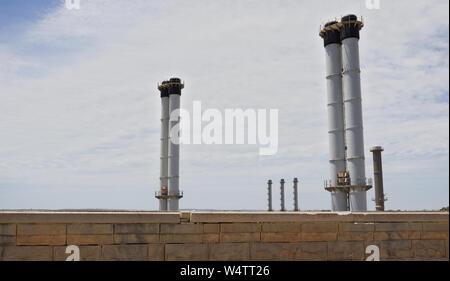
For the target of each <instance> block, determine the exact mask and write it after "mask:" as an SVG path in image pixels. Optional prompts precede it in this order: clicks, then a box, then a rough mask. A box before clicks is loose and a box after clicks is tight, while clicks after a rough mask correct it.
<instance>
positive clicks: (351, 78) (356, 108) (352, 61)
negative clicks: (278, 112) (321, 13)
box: [340, 15, 367, 211]
mask: <svg viewBox="0 0 450 281" xmlns="http://www.w3.org/2000/svg"><path fill="white" fill-rule="evenodd" d="M340 25H341V27H340V32H341V41H342V67H343V70H342V89H343V97H344V112H345V113H344V120H345V140H346V144H347V169H348V171H349V174H350V185H351V187H350V196H349V199H350V210H351V211H366V210H367V199H366V189H367V187H366V184H367V183H366V173H365V164H364V136H363V121H362V105H361V80H360V66H359V46H358V41H359V31H360V29H361V28H362V27H363V23H362V22H361V21H359V20H358V18H357V17H356V16H355V15H348V16H344V17H343V18H342V19H341V22H340Z"/></svg>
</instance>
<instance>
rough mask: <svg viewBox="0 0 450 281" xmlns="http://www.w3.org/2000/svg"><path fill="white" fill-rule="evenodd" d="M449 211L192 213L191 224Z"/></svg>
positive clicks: (429, 216)
mask: <svg viewBox="0 0 450 281" xmlns="http://www.w3.org/2000/svg"><path fill="white" fill-rule="evenodd" d="M448 220H449V213H447V212H358V213H356V212H337V213H332V212H191V219H190V221H191V223H234V222H328V221H339V222H404V221H408V222H427V221H433V222H440V221H442V222H448Z"/></svg>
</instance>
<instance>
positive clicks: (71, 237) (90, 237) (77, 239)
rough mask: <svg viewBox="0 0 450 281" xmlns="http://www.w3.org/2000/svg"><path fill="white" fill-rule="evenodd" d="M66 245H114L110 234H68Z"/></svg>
mask: <svg viewBox="0 0 450 281" xmlns="http://www.w3.org/2000/svg"><path fill="white" fill-rule="evenodd" d="M67 244H68V245H105V244H114V238H113V235H112V234H85V235H83V234H81V235H80V234H68V235H67Z"/></svg>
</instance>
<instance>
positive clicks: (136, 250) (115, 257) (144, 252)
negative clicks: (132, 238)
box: [102, 245, 149, 261]
mask: <svg viewBox="0 0 450 281" xmlns="http://www.w3.org/2000/svg"><path fill="white" fill-rule="evenodd" d="M148 250H149V247H148V245H103V247H102V260H107V261H144V260H148V258H149V257H148Z"/></svg>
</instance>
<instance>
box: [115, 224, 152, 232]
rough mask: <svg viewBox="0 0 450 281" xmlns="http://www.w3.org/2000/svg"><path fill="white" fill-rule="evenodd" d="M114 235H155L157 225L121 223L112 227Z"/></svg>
mask: <svg viewBox="0 0 450 281" xmlns="http://www.w3.org/2000/svg"><path fill="white" fill-rule="evenodd" d="M114 233H115V234H130V233H132V234H157V233H159V224H156V223H134V224H131V223H122V224H115V225H114Z"/></svg>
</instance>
